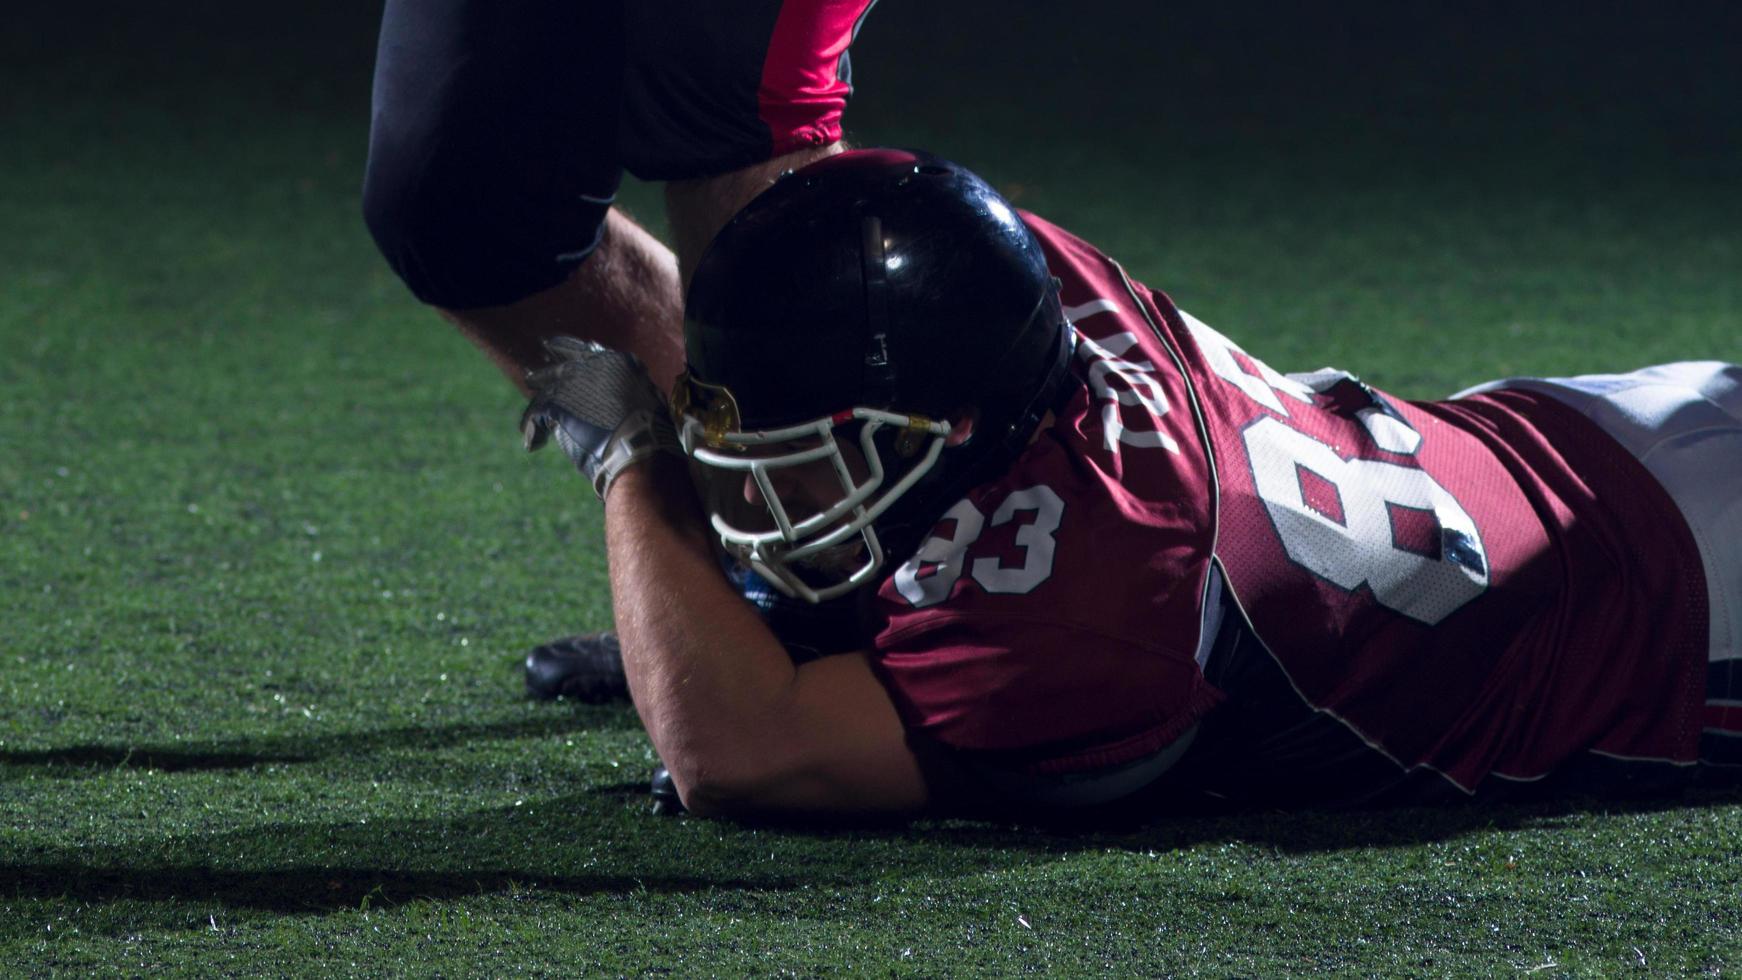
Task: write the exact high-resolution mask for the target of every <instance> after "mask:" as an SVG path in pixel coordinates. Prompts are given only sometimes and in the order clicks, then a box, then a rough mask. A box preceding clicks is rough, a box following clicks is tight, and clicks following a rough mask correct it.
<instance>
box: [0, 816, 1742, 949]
mask: <svg viewBox="0 0 1742 980" xmlns="http://www.w3.org/2000/svg"><path fill="white" fill-rule="evenodd" d="M640 792H642V790H641V788H640V784H639V783H628V782H623V783H614V784H609V785H601V786H598V787H595V788H593V789H591V790H589V791H586V792H583V793H579V794H576V795H573V796H567V797H562V798H556V799H547V800H544V801H540V802H538V803H536V804H533V805H528V806H524V807H522V806H515V807H499V808H494V809H491V810H486V811H479V812H472V813H466V814H443V815H439V816H435V817H431V818H428V819H424V818H401V819H388V820H370V821H368V822H362V821H354V822H353V821H346V822H342V823H274V824H266V825H260V826H255V827H247V828H241V829H238V830H234V831H227V832H223V833H218V834H206V835H191V836H190V835H176V834H173V833H165V834H163V835H161V836H158V837H152V838H143V839H137V840H135V841H132V842H129V843H127V844H117V845H103V846H89V845H84V846H76V847H75V846H67V845H53V846H49V847H44V848H40V849H37V850H36V851H35V853H29V852H25V853H18V852H15V853H14V854H13V855H10V856H8V857H7V858H5V859H4V860H3V862H0V895H3V896H6V897H8V898H11V899H14V900H26V901H30V900H35V901H45V902H57V901H59V902H73V903H77V904H80V905H94V906H102V905H105V904H109V903H121V904H123V905H127V907H128V909H130V910H129V911H117V912H116V913H115V914H116V915H119V916H122V917H124V918H126V919H127V920H128V921H129V922H135V921H137V919H138V917H139V916H141V915H143V916H144V917H145V918H147V919H152V920H156V921H159V922H160V923H162V924H164V925H165V927H167V928H184V927H185V928H200V927H203V926H204V924H205V922H206V919H205V916H206V915H207V914H208V912H209V910H211V909H212V908H213V907H218V908H221V909H229V910H231V911H232V912H241V913H261V914H271V915H322V914H328V913H336V912H344V911H351V910H357V909H362V908H379V907H383V906H395V905H400V904H404V903H407V902H413V901H418V900H443V899H449V900H451V899H464V898H468V897H476V896H518V895H521V894H523V893H529V892H530V893H556V894H563V895H572V896H583V897H584V896H592V895H629V894H648V895H653V896H660V895H683V894H691V893H705V892H714V891H718V892H721V893H724V894H732V893H742V892H764V893H766V892H786V891H791V890H794V889H801V888H809V887H820V888H856V887H864V886H875V885H876V884H877V883H879V882H887V881H889V880H892V879H913V880H924V879H928V878H936V877H948V878H958V877H968V876H976V875H983V874H986V873H996V872H1007V871H1013V870H1018V869H1021V868H1023V867H1032V866H1034V865H1036V864H1040V863H1047V862H1051V861H1054V860H1057V859H1058V857H1060V856H1062V855H1068V854H1071V853H1076V852H1085V853H1100V852H1106V851H1127V852H1135V853H1145V852H1154V853H1163V852H1167V851H1174V850H1181V849H1186V848H1192V847H1197V846H1201V845H1205V844H1222V843H1238V844H1243V845H1247V846H1257V847H1260V848H1268V849H1271V850H1273V851H1275V852H1276V853H1278V854H1306V853H1314V852H1332V851H1338V850H1343V849H1350V848H1391V847H1414V846H1420V845H1424V844H1431V843H1435V842H1441V841H1447V840H1453V839H1456V838H1459V837H1462V836H1465V835H1469V834H1478V833H1483V834H1485V833H1492V832H1496V831H1499V832H1506V831H1514V830H1522V829H1531V828H1544V827H1550V828H1552V827H1554V826H1556V825H1559V824H1573V825H1577V824H1580V823H1582V822H1583V821H1585V820H1586V818H1588V817H1590V816H1593V815H1601V814H1622V813H1649V812H1654V811H1663V810H1672V809H1689V808H1696V807H1706V806H1720V805H1734V804H1737V803H1742V793H1737V792H1735V791H1726V792H1722V793H1714V792H1708V791H1702V792H1697V793H1691V794H1687V795H1684V796H1681V797H1677V798H1673V799H1664V800H1653V801H1633V802H1623V803H1615V802H1605V801H1593V800H1582V801H1578V800H1575V801H1565V802H1558V803H1540V804H1532V805H1497V806H1477V805H1469V806H1460V807H1445V808H1434V809H1422V808H1412V809H1392V810H1372V811H1354V812H1342V811H1340V812H1331V811H1307V812H1294V813H1283V812H1270V813H1240V814H1227V815H1221V816H1209V817H1172V818H1167V819H1162V820H1156V821H1154V822H1152V823H1150V824H1148V825H1145V826H1142V827H1136V828H1131V829H1128V830H1121V831H1077V832H1062V831H1059V830H1056V829H1053V830H1040V829H1035V828H1032V827H1019V826H1010V825H996V824H987V823H972V822H966V821H927V822H920V823H915V824H911V825H906V826H900V827H894V826H886V827H875V828H864V827H860V828H851V829H850V828H833V829H821V830H819V829H814V828H813V829H810V830H805V831H796V830H792V831H773V830H770V829H768V828H746V827H739V826H734V825H730V824H712V823H705V822H701V821H695V820H691V819H688V818H685V819H681V820H679V819H661V818H656V817H653V816H650V815H648V814H647V813H646V811H645V810H644V809H642V808H641V807H639V806H635V805H633V802H632V800H625V799H623V798H625V797H629V798H632V797H633V796H635V795H637V794H639V793H640ZM128 903H145V904H146V905H148V906H150V907H151V908H152V909H154V910H155V911H149V912H141V911H140V910H139V909H137V907H135V906H134V905H131V904H128ZM30 918H31V917H29V916H19V917H17V920H16V922H15V923H14V924H12V925H7V924H5V923H0V935H5V934H8V933H13V932H16V931H17V930H20V929H29V928H36V927H34V926H31V925H29V923H28V920H29V919H30Z"/></svg>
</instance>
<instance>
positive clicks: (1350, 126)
mask: <svg viewBox="0 0 1742 980" xmlns="http://www.w3.org/2000/svg"><path fill="white" fill-rule="evenodd" d="M378 9H379V8H378V5H374V4H368V3H344V2H333V0H310V2H302V3H297V4H288V5H268V4H237V3H216V2H209V0H205V2H191V3H178V4H140V3H118V2H108V3H88V2H74V3H64V4H53V5H38V4H33V5H27V6H25V7H23V9H18V10H13V11H11V12H10V13H9V14H8V26H7V29H6V30H5V32H4V36H3V38H0V78H3V79H4V84H3V85H0V111H3V112H4V119H5V120H6V127H5V129H6V131H7V135H6V136H5V138H4V139H3V141H0V143H3V145H4V146H5V151H4V152H7V153H14V154H16V153H22V154H24V155H26V156H27V157H29V156H30V155H31V154H32V153H33V151H47V150H55V151H61V152H64V151H66V150H68V149H76V150H78V151H80V152H85V153H91V154H102V155H105V156H110V157H113V158H117V159H125V160H128V161H130V162H132V163H133V164H134V165H136V166H149V165H150V164H151V162H152V157H153V151H154V149H156V148H159V147H161V146H164V145H170V146H173V145H177V144H182V145H190V146H193V147H195V148H197V149H198V150H199V151H200V152H202V153H204V154H208V155H209V158H210V160H211V162H212V163H213V165H214V166H244V167H245V166H248V165H251V164H258V163H260V161H253V160H234V159H230V160H226V159H225V158H224V156H223V155H224V153H225V150H226V147H227V146H228V145H232V144H241V143H243V142H244V141H243V140H241V139H236V140H234V141H231V140H228V139H227V138H226V137H227V134H231V133H236V132H238V131H241V130H249V131H253V130H258V129H262V128H265V129H270V130H273V131H276V132H279V133H282V134H283V136H284V137H285V138H286V139H292V140H294V139H296V138H297V137H298V136H299V135H302V134H304V133H305V132H307V131H308V130H309V129H311V128H312V129H318V130H320V131H321V132H322V133H326V132H329V131H330V130H329V126H330V125H331V124H332V123H333V122H334V121H338V120H343V121H344V122H345V123H346V124H348V125H349V127H350V128H349V133H348V134H349V136H350V137H351V138H350V139H349V140H346V141H342V142H338V143H336V144H335V145H333V146H332V147H331V148H330V149H331V151H332V153H334V154H336V155H337V156H338V158H339V162H340V163H342V164H343V165H344V166H345V167H348V168H351V169H353V170H354V169H355V167H356V166H358V165H360V163H361V157H362V152H363V148H364V140H365V134H366V127H367V111H368V108H367V106H368V87H369V72H370V66H371V62H372V59H373V43H374V33H375V28H376V23H377V19H378ZM854 60H855V66H856V81H857V83H858V86H859V98H858V100H857V101H856V103H855V104H854V106H853V107H852V109H851V110H850V112H849V116H848V122H849V129H850V132H851V133H853V134H856V135H859V136H861V137H867V136H869V137H873V138H886V137H899V138H904V139H923V140H925V141H926V142H928V143H932V144H934V145H935V148H936V149H939V150H941V151H942V152H944V153H945V154H946V155H955V156H958V157H970V156H971V157H973V159H970V160H968V162H970V163H971V164H972V165H975V166H978V167H981V168H985V169H993V170H997V169H999V168H1004V169H1016V168H1015V167H1014V166H1013V162H1014V161H1015V160H1020V161H1021V162H1022V164H1023V166H1024V167H1027V168H1030V169H1033V170H1036V171H1037V172H1042V171H1043V172H1045V173H1046V174H1048V175H1049V176H1057V175H1062V174H1064V173H1066V172H1068V170H1069V168H1070V167H1071V166H1073V165H1080V164H1081V163H1082V162H1083V161H1084V160H1086V159H1106V160H1107V161H1109V162H1117V163H1119V164H1123V165H1124V166H1126V167H1129V168H1130V169H1131V170H1133V171H1135V172H1137V173H1142V172H1144V171H1145V170H1152V171H1153V172H1154V173H1155V174H1156V175H1157V176H1158V179H1159V177H1161V176H1164V175H1165V174H1166V173H1168V171H1169V169H1170V160H1172V159H1177V158H1179V157H1181V156H1184V155H1193V156H1198V157H1200V158H1201V157H1202V156H1203V155H1205V154H1210V155H1215V156H1216V157H1218V158H1220V159H1224V160H1225V161H1226V163H1227V164H1228V165H1229V166H1233V167H1241V168H1247V169H1252V168H1258V169H1262V168H1306V169H1308V170H1312V171H1314V172H1316V173H1320V174H1322V175H1323V177H1324V179H1327V180H1362V181H1369V180H1378V181H1383V180H1386V179H1388V175H1390V174H1395V173H1399V172H1404V171H1422V170H1427V171H1432V172H1435V173H1443V174H1445V175H1447V176H1453V175H1455V174H1457V173H1459V172H1461V171H1466V170H1481V171H1487V172H1489V173H1490V176H1491V177H1496V178H1504V177H1506V176H1507V175H1508V174H1514V175H1516V174H1517V173H1518V171H1519V170H1521V169H1522V170H1523V171H1526V172H1529V173H1537V172H1539V171H1542V170H1545V169H1546V170H1550V171H1561V172H1567V173H1569V175H1571V176H1583V177H1587V178H1591V179H1596V178H1598V177H1604V178H1609V179H1623V178H1629V177H1638V176H1640V175H1641V173H1642V172H1649V171H1655V172H1657V173H1658V174H1659V175H1661V176H1662V177H1664V178H1666V179H1673V178H1677V177H1688V178H1694V179H1724V180H1732V179H1735V178H1736V177H1737V176H1738V174H1739V173H1742V171H1739V170H1738V166H1737V161H1738V155H1739V154H1742V109H1739V101H1742V5H1738V4H1734V3H1725V2H1640V0H1634V2H1586V3H1578V2H1567V0H1561V2H1552V3H1535V4H1522V3H1521V4H1503V3H1491V2H1484V3H1456V4H1450V3H1427V2H1420V0H1406V2H1394V3H1323V4H1306V3H1299V4H1281V3H1254V2H1250V0H1243V2H1242V0H1235V2H1226V3H1215V4H1168V3H1095V2H1082V3H1075V4H1059V3H1046V4H1041V3H1008V2H1005V3H999V2H988V0H950V2H947V3H939V2H915V0H885V2H883V3H881V4H879V5H878V7H877V8H876V9H875V10H874V11H873V13H872V15H871V17H870V19H869V20H868V21H867V24H866V27H865V29H864V32H863V34H862V35H861V38H860V41H859V43H858V45H857V46H856V48H855V51H854ZM69 116H70V117H74V118H76V120H77V121H78V122H79V123H80V124H81V125H82V126H83V127H84V129H85V132H86V134H87V135H88V137H89V139H88V141H87V142H85V143H84V144H83V145H80V146H77V147H66V146H64V145H63V146H57V147H45V146H42V145H41V144H40V143H39V142H38V141H36V140H33V138H32V133H31V127H32V124H33V123H39V122H43V121H52V120H54V119H56V118H57V117H58V118H66V117H69ZM329 138H330V137H329ZM993 148H997V149H998V150H999V152H995V153H994V152H984V151H990V150H992V149H993ZM964 151H968V152H964ZM982 153H983V154H984V157H985V158H982ZM33 162H36V163H39V164H41V165H47V166H52V165H55V164H56V163H57V162H62V161H56V160H54V159H48V158H40V157H39V158H37V159H35V160H34V161H33ZM353 179H354V174H353ZM212 204H213V206H214V207H221V206H222V202H221V201H214V202H212Z"/></svg>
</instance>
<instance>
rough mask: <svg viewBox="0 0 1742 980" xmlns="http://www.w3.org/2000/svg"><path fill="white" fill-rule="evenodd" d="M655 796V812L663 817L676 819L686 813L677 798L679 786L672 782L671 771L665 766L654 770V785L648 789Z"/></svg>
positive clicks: (681, 802)
mask: <svg viewBox="0 0 1742 980" xmlns="http://www.w3.org/2000/svg"><path fill="white" fill-rule="evenodd" d="M647 792H648V793H650V794H652V796H653V812H654V813H656V814H658V815H659V816H662V817H675V816H677V815H678V814H680V813H682V812H683V811H684V805H683V801H682V800H680V799H678V798H677V784H676V783H674V782H672V781H671V771H670V770H668V769H666V768H665V767H664V766H660V767H659V768H658V769H655V770H653V783H652V785H650V786H648V787H647Z"/></svg>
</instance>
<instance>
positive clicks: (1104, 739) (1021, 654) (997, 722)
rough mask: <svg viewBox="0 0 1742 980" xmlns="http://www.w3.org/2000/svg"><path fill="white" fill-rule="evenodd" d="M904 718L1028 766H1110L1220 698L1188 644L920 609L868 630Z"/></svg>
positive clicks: (940, 736) (943, 737) (940, 737)
mask: <svg viewBox="0 0 1742 980" xmlns="http://www.w3.org/2000/svg"><path fill="white" fill-rule="evenodd" d="M877 664H878V669H879V672H880V674H881V675H882V677H883V679H884V682H885V684H886V685H887V686H888V687H889V688H890V690H891V691H892V692H893V694H894V697H895V701H896V707H897V709H898V710H899V711H900V712H901V715H902V718H903V721H904V722H905V723H906V724H907V726H908V728H909V729H910V730H913V731H916V732H919V733H921V734H923V735H925V736H927V737H929V738H931V739H932V740H934V741H936V742H938V743H940V744H942V745H945V746H948V747H950V748H953V749H957V750H961V751H968V752H987V753H999V754H1008V755H1009V756H1011V757H1012V758H1016V759H1020V760H1021V765H1022V766H1023V767H1024V768H1026V769H1028V770H1030V771H1032V772H1035V773H1042V774H1051V773H1069V772H1081V771H1091V770H1096V769H1104V768H1107V767H1111V766H1118V765H1122V764H1125V763H1127V762H1131V761H1133V760H1137V759H1142V758H1145V757H1147V756H1150V755H1153V754H1154V753H1156V752H1158V751H1160V750H1161V749H1163V748H1165V747H1167V746H1168V745H1170V744H1172V743H1173V742H1174V741H1175V740H1176V739H1178V738H1179V737H1180V736H1181V735H1183V734H1185V732H1186V731H1187V730H1188V729H1189V728H1191V726H1192V725H1194V724H1195V723H1196V722H1197V720H1198V719H1199V718H1200V717H1201V716H1202V715H1203V714H1204V713H1205V712H1206V711H1208V710H1209V709H1210V708H1211V707H1212V706H1214V705H1215V703H1216V702H1217V701H1218V700H1219V699H1220V694H1219V693H1218V692H1217V691H1216V690H1215V688H1213V687H1211V686H1210V684H1209V683H1208V682H1207V681H1205V680H1204V677H1203V674H1202V673H1201V672H1200V671H1199V670H1198V669H1197V664H1196V663H1195V662H1194V661H1193V659H1192V656H1191V651H1183V650H1179V649H1173V648H1166V647H1142V646H1138V645H1136V644H1133V643H1132V642H1130V641H1129V640H1127V639H1124V638H1122V637H1119V636H1115V635H1110V634H1107V633H1101V632H1097V631H1094V630H1090V629H1086V628H1082V627H1072V626H1069V625H1065V624H1063V623H1060V622H1058V621H1056V620H1054V619H1051V618H1049V617H1044V616H1037V617H1027V616H1022V615H1002V616H997V615H941V616H922V617H917V618H915V619H914V620H913V621H911V622H909V623H907V624H905V625H903V626H901V627H898V628H896V629H894V630H892V631H889V632H886V633H885V634H884V635H883V636H882V637H880V638H879V644H878V657H877Z"/></svg>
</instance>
